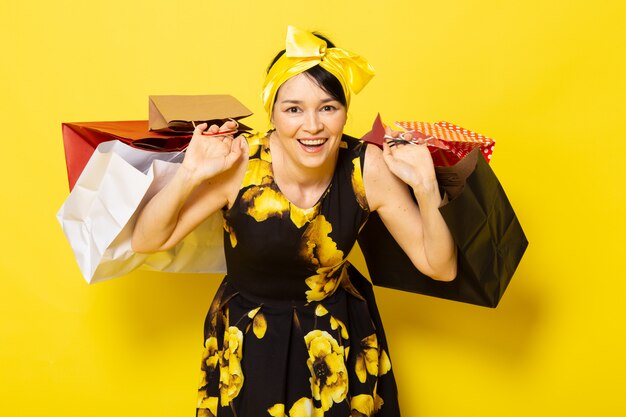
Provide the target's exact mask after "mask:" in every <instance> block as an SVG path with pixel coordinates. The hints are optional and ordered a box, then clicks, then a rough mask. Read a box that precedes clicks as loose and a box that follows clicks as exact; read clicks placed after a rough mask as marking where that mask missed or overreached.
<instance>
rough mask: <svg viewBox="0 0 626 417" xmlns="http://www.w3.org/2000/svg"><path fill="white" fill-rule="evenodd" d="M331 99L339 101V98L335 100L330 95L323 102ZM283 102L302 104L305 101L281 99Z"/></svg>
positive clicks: (328, 101)
mask: <svg viewBox="0 0 626 417" xmlns="http://www.w3.org/2000/svg"><path fill="white" fill-rule="evenodd" d="M331 101H338V100H335V99H334V98H332V97H328V98H325V99H323V100H322V103H330V102H331ZM281 103H291V104H302V103H303V101H302V100H283V101H281Z"/></svg>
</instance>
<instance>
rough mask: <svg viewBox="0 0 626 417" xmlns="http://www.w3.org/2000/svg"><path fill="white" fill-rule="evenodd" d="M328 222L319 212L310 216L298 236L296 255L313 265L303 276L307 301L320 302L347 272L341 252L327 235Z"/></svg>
mask: <svg viewBox="0 0 626 417" xmlns="http://www.w3.org/2000/svg"><path fill="white" fill-rule="evenodd" d="M331 231H332V225H331V224H330V223H329V222H328V221H327V220H326V217H324V215H323V214H320V215H319V216H317V217H316V218H315V219H313V220H312V221H311V222H310V223H309V225H308V226H307V229H306V230H305V232H304V234H303V235H302V246H301V248H300V256H301V257H302V258H304V259H305V260H306V261H307V262H308V263H309V264H310V265H312V266H313V267H314V268H316V271H315V272H316V274H315V275H312V276H310V277H309V278H307V279H306V281H305V282H306V284H307V286H308V287H309V288H310V289H311V290H310V291H306V297H307V301H309V302H310V301H320V300H323V299H324V298H326V297H327V296H329V295H331V294H332V293H333V292H335V290H336V289H337V287H338V284H339V283H340V282H341V280H342V279H343V278H344V277H345V276H346V275H347V270H346V268H345V267H344V266H345V264H344V259H343V251H341V250H339V249H337V244H336V243H335V242H334V241H333V240H332V239H331V238H330V236H329V234H330V232H331Z"/></svg>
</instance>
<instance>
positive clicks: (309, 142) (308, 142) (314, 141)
mask: <svg viewBox="0 0 626 417" xmlns="http://www.w3.org/2000/svg"><path fill="white" fill-rule="evenodd" d="M327 140H328V139H325V138H310V139H298V142H300V144H301V145H304V146H306V147H317V146H322V145H323V144H324V143H326V141H327Z"/></svg>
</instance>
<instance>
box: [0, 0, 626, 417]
mask: <svg viewBox="0 0 626 417" xmlns="http://www.w3.org/2000/svg"><path fill="white" fill-rule="evenodd" d="M625 11H626V8H625V6H624V2H622V1H617V0H616V1H602V0H598V1H595V2H546V1H542V0H528V1H525V2H519V1H508V0H504V1H496V0H482V1H471V0H441V1H415V0H405V1H402V0H387V1H386V2H381V1H372V0H359V1H353V2H347V1H345V2H341V1H326V0H317V1H312V2H308V3H307V2H294V1H249V2H244V1H230V2H225V1H224V2H217V1H206V0H181V1H178V2H168V1H162V0H152V1H120V0H107V1H102V0H91V1H81V2H78V1H71V0H58V1H55V2H34V1H24V2H17V1H3V2H2V3H1V4H0V16H1V19H2V24H1V25H0V40H1V41H0V42H1V45H2V48H1V54H2V58H3V60H2V65H1V66H0V83H1V84H2V90H1V91H2V92H1V94H0V105H1V108H0V110H1V111H0V122H1V123H0V126H1V129H2V132H3V134H2V137H3V141H2V142H3V145H2V149H3V151H4V153H3V155H4V157H3V162H2V164H0V178H1V181H2V188H1V189H2V205H1V206H0V219H1V221H2V229H1V234H2V239H1V249H2V251H1V252H0V279H1V288H0V297H1V302H0V326H1V328H0V375H1V377H0V384H1V387H0V393H1V394H0V397H1V398H2V400H1V402H0V410H2V411H1V412H0V414H2V415H4V416H40V415H46V416H82V415H89V416H92V417H96V416H110V415H117V416H139V415H151V416H168V417H169V416H190V415H193V412H194V403H195V389H196V383H197V377H198V375H199V374H198V366H199V359H200V352H201V343H202V323H203V319H204V315H205V312H206V310H207V308H208V306H209V303H210V300H211V298H212V295H213V292H214V291H215V289H216V286H217V283H218V281H219V277H217V276H208V277H207V276H196V275H168V274H160V273H148V272H137V273H133V274H131V275H130V276H127V277H124V278H118V279H115V280H112V281H109V282H106V283H103V284H97V285H93V286H88V285H87V284H86V283H85V282H84V281H83V278H82V277H81V275H80V274H79V271H78V268H77V266H76V264H75V261H74V259H73V256H72V253H71V252H70V248H69V245H68V244H67V242H66V241H65V238H64V236H63V234H62V232H61V229H60V227H59V225H58V224H57V223H56V220H55V213H56V211H57V210H58V208H59V207H60V206H61V204H62V202H63V200H64V199H65V197H66V196H67V194H68V187H67V179H66V175H65V162H64V155H63V148H62V141H61V130H60V125H61V122H63V121H97V120H132V119H145V118H147V96H148V95H149V94H202V93H205V94H206V93H230V94H233V95H235V96H236V97H238V98H239V99H240V100H242V101H243V102H244V103H246V104H247V105H248V106H249V107H250V108H251V109H252V110H253V111H254V112H255V113H256V114H255V115H254V116H253V117H252V119H251V122H250V123H251V124H252V125H254V126H256V127H257V128H259V129H262V128H264V127H265V116H264V114H263V110H262V106H261V103H260V99H259V91H260V84H261V82H262V79H263V70H264V68H265V67H266V65H267V64H268V63H269V61H270V59H271V58H272V57H273V55H274V53H275V52H276V51H277V50H278V49H280V48H281V46H282V43H283V40H284V34H285V30H286V26H287V25H288V24H294V25H297V26H300V27H302V28H307V29H311V30H319V31H321V32H323V33H326V34H328V35H329V36H330V37H331V38H332V39H333V40H334V41H335V42H336V43H337V44H338V45H340V46H345V47H346V48H347V49H351V50H354V51H356V52H359V53H361V54H362V55H364V56H365V57H367V58H368V59H369V60H370V61H371V63H372V64H373V65H374V66H375V67H376V70H377V75H376V77H375V78H374V79H373V81H372V82H371V84H370V85H369V86H368V87H367V88H366V89H365V90H364V91H363V92H362V93H361V94H360V95H359V96H357V97H355V99H354V100H353V106H352V107H351V109H350V115H349V117H350V121H349V125H348V132H349V133H352V134H354V135H360V134H362V133H364V132H365V131H366V130H368V127H369V126H370V124H371V122H372V120H373V118H374V116H375V115H376V113H377V112H379V111H380V112H381V113H382V115H383V117H384V118H385V120H389V121H391V120H394V119H419V120H428V121H436V120H441V119H445V120H450V121H453V122H456V123H458V124H460V125H462V126H465V127H468V128H470V129H473V130H476V131H479V132H481V133H484V134H486V135H489V136H491V137H493V138H495V139H497V140H498V144H497V146H496V149H495V154H494V158H493V162H492V165H493V167H494V169H495V170H496V172H497V173H498V175H499V177H500V179H501V181H502V182H503V184H504V185H505V188H506V190H507V192H508V194H509V197H510V199H511V200H512V202H513V204H514V206H515V208H516V210H517V212H518V215H519V217H520V219H521V221H522V224H523V226H524V228H525V231H526V233H527V235H528V237H529V239H530V242H531V244H530V247H529V250H528V252H527V254H526V256H525V258H524V259H523V262H522V264H521V265H520V267H519V269H518V271H517V273H516V275H515V277H514V279H513V281H512V283H511V285H510V287H509V289H508V292H507V293H506V294H505V296H504V298H503V300H502V302H501V305H500V307H498V308H497V309H496V310H489V309H485V308H480V307H474V306H469V305H463V304H459V303H454V302H449V301H443V300H438V299H433V298H428V297H423V296H417V295H413V294H406V293H401V292H397V291H393V290H386V289H379V290H378V291H377V296H378V299H379V303H380V309H381V310H382V314H383V318H384V320H385V322H386V330H387V335H388V337H389V339H390V340H389V342H390V345H391V355H392V360H393V361H394V362H393V364H394V368H395V372H396V376H397V379H398V383H399V387H400V401H401V406H402V409H403V413H404V415H405V416H429V417H437V416H441V417H450V416H483V417H488V416H559V415H602V416H617V415H624V413H626V405H625V404H624V401H623V392H624V388H626V386H625V383H624V374H625V373H626V364H625V363H624V359H623V358H624V355H623V352H624V351H626V343H625V341H626V336H625V334H624V325H623V316H624V313H625V309H624V304H626V303H625V300H624V292H625V290H626V284H625V282H626V280H625V279H624V278H626V277H625V276H624V272H623V271H624V268H623V267H622V263H623V262H624V255H623V252H624V243H623V239H624V233H625V232H626V224H625V221H624V212H626V192H625V191H624V180H625V179H626V178H625V175H624V171H623V166H624V162H623V160H624V155H625V152H626V141H624V140H623V138H622V136H623V133H622V127H623V126H622V123H621V122H622V121H623V119H624V110H625V109H624V104H623V103H624V100H623V97H624V96H625V93H626V88H625V84H626V83H625V81H624V80H625V78H626V77H624V74H625V73H626V65H625V59H624V53H623V51H624V47H625V40H626V37H625V35H624V33H625V32H624V27H623V26H624V21H625V20H624V18H625V15H626V14H625ZM356 258H357V262H359V261H358V255H357V256H356ZM620 271H621V272H620Z"/></svg>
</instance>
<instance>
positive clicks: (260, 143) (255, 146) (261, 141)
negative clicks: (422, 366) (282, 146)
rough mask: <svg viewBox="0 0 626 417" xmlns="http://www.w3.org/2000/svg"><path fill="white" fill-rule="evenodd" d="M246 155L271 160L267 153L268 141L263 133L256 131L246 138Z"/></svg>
mask: <svg viewBox="0 0 626 417" xmlns="http://www.w3.org/2000/svg"><path fill="white" fill-rule="evenodd" d="M247 141H248V155H249V156H250V158H261V159H262V160H264V161H267V162H272V158H271V155H270V153H269V148H270V143H269V140H268V137H267V135H266V134H265V133H260V132H257V133H256V134H254V135H252V136H250V137H249V138H248V139H247Z"/></svg>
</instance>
